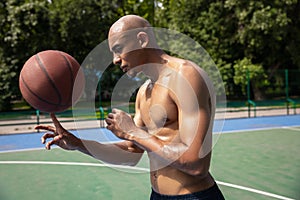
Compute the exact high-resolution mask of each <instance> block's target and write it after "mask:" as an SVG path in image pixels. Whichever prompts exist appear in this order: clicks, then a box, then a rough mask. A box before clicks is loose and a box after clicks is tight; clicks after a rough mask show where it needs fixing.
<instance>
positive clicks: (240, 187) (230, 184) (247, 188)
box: [216, 181, 295, 200]
mask: <svg viewBox="0 0 300 200" xmlns="http://www.w3.org/2000/svg"><path fill="white" fill-rule="evenodd" d="M216 182H217V183H218V184H219V185H224V186H227V187H232V188H236V189H240V190H245V191H249V192H253V193H257V194H261V195H264V196H269V197H273V198H276V199H281V200H295V199H291V198H288V197H284V196H281V195H277V194H272V193H269V192H265V191H261V190H257V189H253V188H249V187H245V186H241V185H235V184H232V183H225V182H221V181H216Z"/></svg>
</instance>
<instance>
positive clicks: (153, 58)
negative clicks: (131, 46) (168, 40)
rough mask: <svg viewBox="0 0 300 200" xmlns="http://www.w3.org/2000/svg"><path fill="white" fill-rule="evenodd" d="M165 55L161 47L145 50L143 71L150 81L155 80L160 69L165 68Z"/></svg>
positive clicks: (166, 60) (160, 71) (159, 73)
mask: <svg viewBox="0 0 300 200" xmlns="http://www.w3.org/2000/svg"><path fill="white" fill-rule="evenodd" d="M167 56H168V55H167V54H166V53H165V52H164V51H162V50H161V49H148V50H147V56H146V58H147V59H146V62H145V63H146V64H145V67H144V69H143V72H144V74H145V75H146V76H147V77H149V78H150V79H151V81H152V82H156V81H157V80H158V78H159V76H160V75H161V73H162V71H163V70H164V69H165V68H166V66H165V64H166V63H167V62H168V59H167Z"/></svg>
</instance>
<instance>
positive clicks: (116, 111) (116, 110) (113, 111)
mask: <svg viewBox="0 0 300 200" xmlns="http://www.w3.org/2000/svg"><path fill="white" fill-rule="evenodd" d="M111 112H112V113H114V114H116V113H118V112H120V110H119V109H117V108H113V109H112V110H111Z"/></svg>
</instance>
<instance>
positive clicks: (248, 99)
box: [246, 69, 256, 117]
mask: <svg viewBox="0 0 300 200" xmlns="http://www.w3.org/2000/svg"><path fill="white" fill-rule="evenodd" d="M246 77H247V102H248V117H251V109H250V108H251V105H252V106H253V111H254V117H256V104H255V102H254V101H252V100H251V99H250V72H249V70H248V69H247V72H246Z"/></svg>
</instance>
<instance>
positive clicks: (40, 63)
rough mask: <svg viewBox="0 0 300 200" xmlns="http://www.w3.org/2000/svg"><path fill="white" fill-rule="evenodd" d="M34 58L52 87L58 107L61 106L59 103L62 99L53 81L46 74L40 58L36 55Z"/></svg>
mask: <svg viewBox="0 0 300 200" xmlns="http://www.w3.org/2000/svg"><path fill="white" fill-rule="evenodd" d="M35 58H36V60H37V62H38V64H39V66H40V68H41V69H42V71H43V72H44V73H45V75H46V77H47V78H48V81H49V82H50V84H51V85H52V87H53V89H54V90H55V92H56V93H57V96H58V105H60V104H61V101H62V97H61V94H60V92H59V90H58V88H57V87H56V85H55V83H54V81H53V80H52V79H51V77H50V76H49V74H48V72H47V70H46V67H45V65H44V64H43V63H42V61H41V59H40V57H39V55H38V54H36V56H35Z"/></svg>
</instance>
